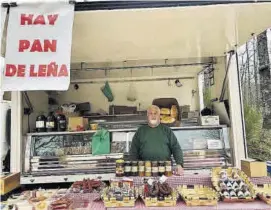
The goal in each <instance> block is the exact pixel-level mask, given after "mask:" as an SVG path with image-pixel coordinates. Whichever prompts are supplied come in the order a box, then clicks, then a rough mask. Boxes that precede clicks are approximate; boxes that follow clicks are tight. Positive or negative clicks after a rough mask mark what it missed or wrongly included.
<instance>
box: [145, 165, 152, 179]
mask: <svg viewBox="0 0 271 210" xmlns="http://www.w3.org/2000/svg"><path fill="white" fill-rule="evenodd" d="M145 176H148V177H149V176H151V161H145Z"/></svg>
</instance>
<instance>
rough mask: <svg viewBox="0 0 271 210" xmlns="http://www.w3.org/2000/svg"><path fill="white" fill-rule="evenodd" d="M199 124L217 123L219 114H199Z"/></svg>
mask: <svg viewBox="0 0 271 210" xmlns="http://www.w3.org/2000/svg"><path fill="white" fill-rule="evenodd" d="M200 122H201V125H219V116H211V115H210V116H201V117H200Z"/></svg>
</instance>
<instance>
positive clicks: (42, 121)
mask: <svg viewBox="0 0 271 210" xmlns="http://www.w3.org/2000/svg"><path fill="white" fill-rule="evenodd" d="M36 131H37V132H45V131H46V117H45V116H44V115H42V114H41V115H39V116H38V117H37V119H36Z"/></svg>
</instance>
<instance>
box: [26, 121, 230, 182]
mask: <svg viewBox="0 0 271 210" xmlns="http://www.w3.org/2000/svg"><path fill="white" fill-rule="evenodd" d="M172 130H173V132H174V133H175V135H176V137H177V139H178V142H179V144H180V146H181V148H182V150H183V153H184V168H185V169H186V170H200V169H210V168H211V167H215V166H231V165H232V164H233V163H232V155H231V148H230V146H229V137H228V128H227V127H226V126H191V127H189V126H187V127H174V128H172ZM109 132H110V141H111V142H110V144H111V145H110V148H111V152H110V154H107V155H98V156H97V155H96V156H94V155H92V154H91V151H92V148H91V145H92V144H91V142H92V136H93V135H94V133H95V131H82V132H51V133H30V134H27V136H26V138H25V150H24V161H23V163H22V164H23V173H22V178H21V182H22V184H31V183H44V182H63V181H75V180H77V179H81V178H82V176H84V177H85V176H88V177H91V178H97V177H99V178H102V179H109V177H114V174H115V161H116V159H119V158H122V157H124V156H128V152H129V149H130V146H131V142H132V139H133V136H134V134H135V132H136V128H131V129H115V130H109ZM173 163H174V164H175V162H174V159H173ZM80 176H81V177H80ZM48 177H49V178H48ZM57 180H58V181H57Z"/></svg>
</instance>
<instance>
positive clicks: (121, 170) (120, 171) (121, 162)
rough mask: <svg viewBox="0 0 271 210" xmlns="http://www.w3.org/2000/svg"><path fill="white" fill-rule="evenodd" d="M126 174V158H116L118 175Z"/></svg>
mask: <svg viewBox="0 0 271 210" xmlns="http://www.w3.org/2000/svg"><path fill="white" fill-rule="evenodd" d="M123 175H124V160H122V159H119V160H116V177H122V176H123Z"/></svg>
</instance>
